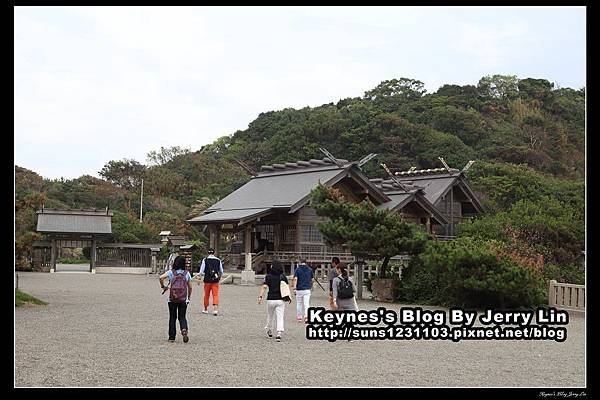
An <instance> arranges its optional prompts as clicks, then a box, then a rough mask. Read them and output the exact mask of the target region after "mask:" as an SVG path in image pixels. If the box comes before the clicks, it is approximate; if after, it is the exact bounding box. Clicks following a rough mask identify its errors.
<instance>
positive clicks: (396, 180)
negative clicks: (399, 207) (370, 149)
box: [380, 163, 408, 192]
mask: <svg viewBox="0 0 600 400" xmlns="http://www.w3.org/2000/svg"><path fill="white" fill-rule="evenodd" d="M380 165H381V166H382V167H383V169H384V170H385V172H387V173H388V175H389V176H390V178H392V180H393V181H394V182H396V184H397V185H398V186H399V187H400V188H401V189H402V190H404V191H405V192H408V189H406V187H404V185H403V184H402V183H400V181H399V180H398V179H396V177H395V176H394V174H392V171H390V169H389V168H388V167H387V165H385V164H384V163H381V164H380Z"/></svg>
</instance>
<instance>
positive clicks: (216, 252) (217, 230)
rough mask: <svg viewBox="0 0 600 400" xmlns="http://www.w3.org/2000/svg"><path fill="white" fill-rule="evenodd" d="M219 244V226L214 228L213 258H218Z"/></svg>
mask: <svg viewBox="0 0 600 400" xmlns="http://www.w3.org/2000/svg"><path fill="white" fill-rule="evenodd" d="M220 243H221V230H220V229H219V225H216V226H215V245H214V247H213V249H215V256H217V257H218V256H219V244H220Z"/></svg>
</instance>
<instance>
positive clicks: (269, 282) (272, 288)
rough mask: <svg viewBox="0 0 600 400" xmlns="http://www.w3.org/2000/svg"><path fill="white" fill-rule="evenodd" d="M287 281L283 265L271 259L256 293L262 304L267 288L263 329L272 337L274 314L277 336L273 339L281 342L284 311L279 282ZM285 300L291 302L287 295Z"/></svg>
mask: <svg viewBox="0 0 600 400" xmlns="http://www.w3.org/2000/svg"><path fill="white" fill-rule="evenodd" d="M282 281H283V282H285V283H286V284H287V283H288V279H287V277H286V276H285V275H284V274H283V267H282V266H281V263H280V262H279V261H273V265H272V266H271V269H270V270H269V271H268V273H267V275H265V279H264V280H263V284H262V285H261V287H260V292H259V294H258V304H262V301H263V296H264V294H265V290H267V289H268V294H267V325H265V328H264V329H265V331H266V332H267V337H268V338H272V337H273V325H274V321H273V320H274V316H275V317H276V318H277V321H276V323H277V325H276V327H277V330H276V331H277V336H276V337H275V340H277V341H278V342H281V335H282V334H283V331H284V324H283V316H284V313H285V303H284V298H283V297H282V296H281V289H280V288H281V282H282ZM285 300H286V301H287V302H288V303H291V302H292V300H291V299H290V298H289V297H286V298H285Z"/></svg>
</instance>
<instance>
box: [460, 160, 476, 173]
mask: <svg viewBox="0 0 600 400" xmlns="http://www.w3.org/2000/svg"><path fill="white" fill-rule="evenodd" d="M474 163H475V160H470V161H469V162H468V163H467V165H465V167H464V168H463V169H462V171H460V172H461V173H462V174H466V173H467V171H468V170H469V168H471V166H472V165H473V164H474Z"/></svg>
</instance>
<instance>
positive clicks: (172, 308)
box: [158, 256, 192, 343]
mask: <svg viewBox="0 0 600 400" xmlns="http://www.w3.org/2000/svg"><path fill="white" fill-rule="evenodd" d="M165 279H168V280H169V285H170V292H169V298H168V300H167V304H168V306H169V342H174V341H175V337H176V335H177V329H176V327H175V320H179V328H180V329H181V336H183V342H184V343H187V342H188V341H189V336H188V323H187V319H186V317H185V314H186V311H187V306H188V304H189V302H190V297H191V295H192V282H191V280H192V277H191V276H190V273H189V272H188V271H187V270H186V268H185V257H183V256H177V257H176V258H175V260H174V261H173V269H172V270H169V271H167V272H165V273H164V274H162V275H161V276H159V277H158V280H159V282H160V287H161V288H162V289H163V293H165V291H166V289H167V288H168V286H165Z"/></svg>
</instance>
